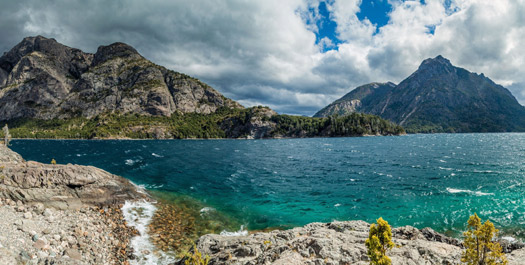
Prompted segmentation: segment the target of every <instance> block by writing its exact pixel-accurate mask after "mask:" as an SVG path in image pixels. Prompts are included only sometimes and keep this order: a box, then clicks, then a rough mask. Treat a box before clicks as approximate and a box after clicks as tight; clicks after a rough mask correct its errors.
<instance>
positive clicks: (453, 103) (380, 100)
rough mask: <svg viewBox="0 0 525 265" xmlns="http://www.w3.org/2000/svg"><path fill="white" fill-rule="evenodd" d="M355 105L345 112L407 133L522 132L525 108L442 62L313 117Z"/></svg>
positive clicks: (368, 88)
mask: <svg viewBox="0 0 525 265" xmlns="http://www.w3.org/2000/svg"><path fill="white" fill-rule="evenodd" d="M390 84H391V83H390ZM355 100H359V102H360V105H359V106H356V108H355V109H350V108H347V111H346V112H352V111H358V112H364V113H370V114H375V115H379V116H380V117H382V118H384V119H387V120H390V121H393V122H395V123H397V124H400V125H402V126H404V127H405V129H406V130H407V131H408V132H506V131H525V107H523V106H521V105H520V104H519V103H518V101H517V100H516V99H515V98H514V96H513V95H512V94H511V93H510V91H509V90H507V89H506V88H504V87H502V86H500V85H497V84H495V83H494V82H493V81H492V80H490V79H489V78H487V77H485V76H484V75H483V74H481V75H478V74H475V73H471V72H469V71H467V70H465V69H463V68H459V67H455V66H453V65H452V64H451V63H450V61H449V60H447V59H445V58H443V57H442V56H437V57H436V58H433V59H427V60H425V61H423V62H422V63H421V65H420V66H419V68H418V70H417V71H415V72H414V73H413V74H412V75H410V76H409V77H408V78H406V79H405V80H403V81H402V82H401V83H400V84H399V85H397V86H394V85H393V84H391V85H388V87H387V88H384V87H381V86H376V85H374V84H369V85H365V86H362V87H359V88H356V89H355V90H354V91H351V92H350V93H348V94H347V95H346V96H344V97H343V98H341V99H339V100H337V101H335V102H334V103H332V104H330V105H329V106H328V107H326V108H325V109H323V110H321V111H320V112H319V113H317V114H316V115H317V116H327V115H332V114H340V113H338V112H337V108H336V107H338V106H343V105H344V104H349V103H351V102H352V101H355Z"/></svg>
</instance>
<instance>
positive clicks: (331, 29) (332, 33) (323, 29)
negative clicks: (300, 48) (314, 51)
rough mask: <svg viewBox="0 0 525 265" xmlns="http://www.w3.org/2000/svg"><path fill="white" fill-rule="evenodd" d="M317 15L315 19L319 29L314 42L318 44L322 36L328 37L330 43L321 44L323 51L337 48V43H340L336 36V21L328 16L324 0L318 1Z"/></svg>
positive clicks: (328, 12)
mask: <svg viewBox="0 0 525 265" xmlns="http://www.w3.org/2000/svg"><path fill="white" fill-rule="evenodd" d="M312 11H313V10H312ZM319 16H320V19H319V20H317V21H316V23H317V28H318V29H319V32H318V33H317V35H316V37H317V39H316V43H317V44H318V45H319V44H320V43H321V42H322V41H323V39H324V38H328V39H329V40H330V41H331V43H332V45H323V46H322V49H323V52H326V51H329V50H337V45H338V44H340V43H341V41H340V40H339V39H338V38H337V33H336V29H337V23H335V21H333V20H332V19H331V18H330V11H328V8H327V7H326V3H325V2H324V1H322V2H321V3H319Z"/></svg>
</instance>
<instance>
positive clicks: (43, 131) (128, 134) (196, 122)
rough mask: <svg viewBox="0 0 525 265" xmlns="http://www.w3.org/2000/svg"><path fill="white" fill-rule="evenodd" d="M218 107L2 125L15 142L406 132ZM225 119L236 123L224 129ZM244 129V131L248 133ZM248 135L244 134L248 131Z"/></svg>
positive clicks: (363, 122) (360, 119)
mask: <svg viewBox="0 0 525 265" xmlns="http://www.w3.org/2000/svg"><path fill="white" fill-rule="evenodd" d="M263 109H265V108H264V107H253V108H247V109H230V108H226V107H222V108H219V109H218V110H217V111H216V112H214V113H212V114H199V113H185V114H183V113H174V114H172V115H171V116H170V117H166V116H144V115H137V114H118V113H113V114H104V115H98V116H96V117H94V118H91V119H88V118H86V117H74V118H70V119H51V120H40V119H28V118H23V119H14V120H10V121H4V122H0V126H5V125H6V124H9V127H10V129H11V135H12V136H13V137H14V138H33V139H43V138H60V139H104V138H132V139H156V138H158V139H187V138H203V139H208V138H228V137H231V136H230V134H229V133H228V131H229V130H233V129H235V128H236V127H240V126H245V127H246V128H251V127H253V126H246V125H247V124H248V125H249V124H251V123H252V122H253V121H254V120H256V119H258V120H262V121H264V122H266V123H267V128H265V129H267V130H268V131H269V133H268V134H266V135H265V136H264V137H270V138H271V137H317V136H324V137H334V136H362V135H398V134H403V133H404V130H403V128H402V127H401V126H398V125H396V124H394V123H392V122H389V121H386V120H383V119H381V118H379V117H378V116H375V115H369V114H360V113H353V114H351V115H347V116H331V117H328V118H312V117H302V116H292V115H273V116H271V117H268V116H264V115H262V114H261V112H260V111H258V110H263ZM226 120H229V121H232V120H233V121H235V122H233V123H231V122H230V123H231V124H228V125H227V126H225V125H224V122H225V121H226ZM246 130H247V129H246ZM246 134H248V132H246Z"/></svg>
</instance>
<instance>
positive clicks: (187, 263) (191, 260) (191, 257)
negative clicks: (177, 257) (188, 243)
mask: <svg viewBox="0 0 525 265" xmlns="http://www.w3.org/2000/svg"><path fill="white" fill-rule="evenodd" d="M183 259H184V265H208V263H209V262H210V257H209V256H208V255H206V256H204V257H203V256H202V253H200V252H199V250H198V249H197V246H195V244H193V253H192V252H191V250H190V251H188V252H186V254H184V256H183Z"/></svg>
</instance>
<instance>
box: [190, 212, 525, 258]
mask: <svg viewBox="0 0 525 265" xmlns="http://www.w3.org/2000/svg"><path fill="white" fill-rule="evenodd" d="M369 227H370V224H368V223H366V222H363V221H347V222H332V223H311V224H308V225H306V226H304V227H297V228H293V229H290V230H285V231H277V230H276V231H272V232H269V233H255V234H251V235H248V236H221V235H205V236H202V237H201V238H200V239H199V240H198V242H197V245H196V247H197V249H198V250H199V251H200V252H201V253H203V254H206V255H209V256H210V258H211V260H210V263H209V264H232V265H233V264H235V265H241V264H242V265H248V264H250V265H252V264H253V265H255V264H283V265H284V264H288V265H289V264H297V265H299V264H312V265H313V264H357V265H359V264H361V265H368V264H370V261H369V259H368V257H367V254H366V247H365V240H366V239H367V238H368V231H369ZM392 233H393V241H394V243H395V244H396V245H397V247H395V248H393V249H392V250H390V251H389V252H388V255H389V257H390V258H391V259H392V264H414V265H416V264H417V265H419V264H461V263H460V259H461V253H462V251H463V250H462V248H461V242H460V241H459V240H457V239H454V238H449V237H446V236H444V235H441V234H439V233H436V232H435V231H433V230H432V229H430V228H425V229H422V230H419V229H417V228H414V227H411V226H404V227H398V228H394V229H392ZM524 254H525V251H523V250H522V249H519V250H515V251H513V252H512V253H510V254H508V258H509V264H515V265H517V264H523V263H520V262H522V261H523V260H524V258H525V256H524ZM182 262H184V260H182V261H180V264H183V263H182Z"/></svg>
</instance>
